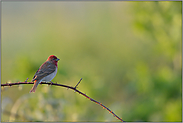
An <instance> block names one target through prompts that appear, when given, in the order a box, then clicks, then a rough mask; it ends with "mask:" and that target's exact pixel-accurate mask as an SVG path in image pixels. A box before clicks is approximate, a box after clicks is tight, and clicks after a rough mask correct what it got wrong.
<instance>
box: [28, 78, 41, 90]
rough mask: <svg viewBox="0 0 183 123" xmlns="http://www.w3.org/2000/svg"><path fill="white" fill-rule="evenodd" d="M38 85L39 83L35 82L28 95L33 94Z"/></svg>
mask: <svg viewBox="0 0 183 123" xmlns="http://www.w3.org/2000/svg"><path fill="white" fill-rule="evenodd" d="M38 85H39V81H37V80H35V81H34V85H33V87H32V89H31V90H30V92H29V93H31V92H35V91H36V88H37V86H38Z"/></svg>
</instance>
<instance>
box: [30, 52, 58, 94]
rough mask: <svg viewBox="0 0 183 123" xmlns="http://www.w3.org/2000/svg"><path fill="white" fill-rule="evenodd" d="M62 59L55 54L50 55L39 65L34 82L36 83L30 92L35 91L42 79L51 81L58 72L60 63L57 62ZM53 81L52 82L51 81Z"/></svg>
mask: <svg viewBox="0 0 183 123" xmlns="http://www.w3.org/2000/svg"><path fill="white" fill-rule="evenodd" d="M59 60H60V59H59V58H57V57H56V56H55V55H50V56H49V57H48V59H47V60H46V61H45V62H44V63H43V64H42V65H41V66H40V67H39V69H38V70H37V72H36V73H35V75H34V77H33V79H32V82H34V85H33V87H32V89H31V90H30V92H29V93H31V92H35V91H36V88H37V86H38V85H39V83H41V82H42V81H46V82H50V81H51V80H52V79H53V78H54V77H55V76H56V74H57V69H58V65H57V62H58V61H59ZM51 83H52V82H51Z"/></svg>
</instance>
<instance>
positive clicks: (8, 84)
mask: <svg viewBox="0 0 183 123" xmlns="http://www.w3.org/2000/svg"><path fill="white" fill-rule="evenodd" d="M81 80H82V78H81V79H80V81H79V82H78V83H77V85H76V86H75V87H72V86H68V85H63V84H57V83H53V82H51V83H46V82H41V83H40V84H47V85H55V86H61V87H65V88H69V89H72V90H74V91H76V92H78V93H79V94H81V95H83V96H84V97H86V98H87V99H89V100H90V101H92V102H95V103H96V104H98V105H100V106H102V107H103V108H104V109H106V110H107V111H109V113H111V114H112V115H113V116H114V117H116V118H117V119H118V120H120V121H122V122H125V121H124V120H122V118H120V117H119V116H117V115H116V114H115V113H114V112H113V111H112V110H110V109H109V108H107V107H106V106H105V105H103V104H102V103H100V102H98V101H96V100H94V99H92V98H90V97H89V96H87V95H86V94H84V93H83V92H81V91H79V90H78V89H76V87H77V86H78V85H79V83H80V82H81ZM21 84H34V82H26V81H25V82H16V83H6V84H1V87H4V86H13V85H21Z"/></svg>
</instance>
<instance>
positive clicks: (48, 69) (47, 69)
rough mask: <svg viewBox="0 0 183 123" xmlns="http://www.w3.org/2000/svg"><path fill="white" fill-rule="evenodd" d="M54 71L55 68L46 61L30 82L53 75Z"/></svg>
mask: <svg viewBox="0 0 183 123" xmlns="http://www.w3.org/2000/svg"><path fill="white" fill-rule="evenodd" d="M55 70H56V66H55V65H54V64H52V63H50V62H48V61H46V62H45V63H43V64H42V65H41V66H40V68H39V69H38V70H37V72H36V73H35V75H34V77H33V79H32V81H35V80H40V79H43V78H44V77H45V76H47V75H49V74H51V73H53V72H54V71H55Z"/></svg>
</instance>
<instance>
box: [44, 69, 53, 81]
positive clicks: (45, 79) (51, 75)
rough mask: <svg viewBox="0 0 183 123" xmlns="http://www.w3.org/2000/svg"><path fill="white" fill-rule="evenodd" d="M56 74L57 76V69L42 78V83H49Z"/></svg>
mask: <svg viewBox="0 0 183 123" xmlns="http://www.w3.org/2000/svg"><path fill="white" fill-rule="evenodd" d="M56 74H57V68H56V70H55V71H54V72H53V73H51V74H50V75H48V76H46V77H44V78H43V79H42V81H46V82H49V81H51V80H52V79H53V78H54V77H55V76H56Z"/></svg>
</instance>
